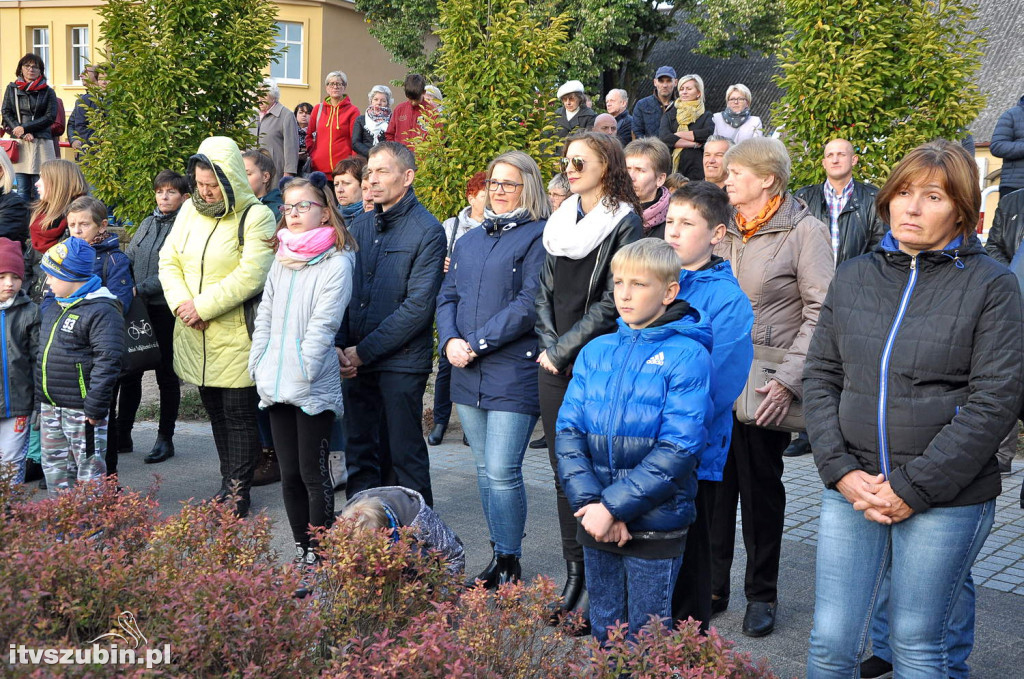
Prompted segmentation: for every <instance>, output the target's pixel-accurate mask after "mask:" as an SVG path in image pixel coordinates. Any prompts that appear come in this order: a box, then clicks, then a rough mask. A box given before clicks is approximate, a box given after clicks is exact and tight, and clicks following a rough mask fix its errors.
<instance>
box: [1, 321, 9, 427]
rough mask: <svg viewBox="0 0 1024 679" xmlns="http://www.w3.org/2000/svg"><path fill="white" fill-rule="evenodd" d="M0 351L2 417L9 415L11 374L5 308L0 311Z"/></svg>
mask: <svg viewBox="0 0 1024 679" xmlns="http://www.w3.org/2000/svg"><path fill="white" fill-rule="evenodd" d="M0 353H2V354H3V359H4V417H5V418H9V417H10V416H11V376H10V374H8V372H7V309H4V310H3V311H0Z"/></svg>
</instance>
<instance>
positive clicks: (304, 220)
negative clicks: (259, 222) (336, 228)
mask: <svg viewBox="0 0 1024 679" xmlns="http://www.w3.org/2000/svg"><path fill="white" fill-rule="evenodd" d="M307 201H308V202H309V206H308V207H309V209H308V210H307V211H306V212H299V209H300V207H301V208H305V207H306V205H304V203H306V202H307ZM323 202H324V198H323V196H317V194H316V192H314V191H313V190H312V189H310V188H309V187H308V186H301V187H298V188H294V189H291V190H290V191H285V192H284V205H283V206H282V207H286V208H290V209H289V210H288V212H285V213H284V223H285V226H287V227H288V230H289V231H291V232H292V233H303V232H305V231H310V230H312V229H315V228H317V227H320V226H328V225H329V224H330V216H329V215H328V213H327V210H328V208H327V207H323Z"/></svg>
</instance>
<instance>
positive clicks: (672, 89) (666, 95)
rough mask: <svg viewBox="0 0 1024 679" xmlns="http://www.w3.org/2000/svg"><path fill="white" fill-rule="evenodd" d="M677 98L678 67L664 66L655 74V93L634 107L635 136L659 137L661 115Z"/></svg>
mask: <svg viewBox="0 0 1024 679" xmlns="http://www.w3.org/2000/svg"><path fill="white" fill-rule="evenodd" d="M675 100H676V69H674V68H672V67H671V66H662V67H661V68H659V69H658V70H657V71H656V72H655V74H654V94H652V95H650V96H648V97H644V98H643V99H641V100H640V101H638V102H636V106H634V107H633V136H634V137H636V138H637V139H639V138H640V137H657V136H658V131H659V130H660V129H661V116H662V115H664V113H665V111H667V110H668V109H669V107H670V106H671V105H672V104H673V103H674V102H675Z"/></svg>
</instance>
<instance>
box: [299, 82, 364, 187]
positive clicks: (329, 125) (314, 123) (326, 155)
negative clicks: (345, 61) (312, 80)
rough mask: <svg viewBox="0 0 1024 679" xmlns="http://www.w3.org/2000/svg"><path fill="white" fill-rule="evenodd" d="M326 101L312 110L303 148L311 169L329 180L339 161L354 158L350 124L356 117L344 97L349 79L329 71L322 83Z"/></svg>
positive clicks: (355, 111) (348, 100) (353, 107)
mask: <svg viewBox="0 0 1024 679" xmlns="http://www.w3.org/2000/svg"><path fill="white" fill-rule="evenodd" d="M324 85H325V87H326V88H327V98H326V99H324V100H323V101H322V102H321V103H319V104H317V105H316V106H314V107H313V112H312V113H311V114H310V116H309V127H308V128H307V131H306V149H307V150H308V151H309V157H310V158H311V160H312V165H313V170H319V171H320V172H323V173H324V174H326V175H327V176H328V177H329V176H331V170H332V169H333V168H334V166H335V165H337V164H338V162H339V161H342V160H344V159H346V158H349V157H350V156H352V155H354V153H353V151H352V123H353V122H355V119H356V117H357V116H358V115H359V109H358V108H356V106H355V104H353V103H352V100H351V99H349V97H348V95H346V94H345V88H346V87H348V76H347V75H345V74H344V73H342V72H341V71H331V72H330V73H328V74H327V78H326V79H325V80H324Z"/></svg>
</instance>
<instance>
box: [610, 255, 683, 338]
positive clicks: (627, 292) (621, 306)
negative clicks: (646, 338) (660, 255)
mask: <svg viewBox="0 0 1024 679" xmlns="http://www.w3.org/2000/svg"><path fill="white" fill-rule="evenodd" d="M612 280H613V284H614V290H615V308H616V309H617V310H618V312H619V315H620V316H622V320H624V321H625V322H626V324H627V325H628V326H629V327H631V328H633V329H634V330H639V329H641V328H646V327H647V326H648V325H650V324H651V323H653V322H654V321H655V320H657V319H658V318H659V317H660V316H661V315H662V314H663V313H665V307H667V306H668V305H669V304H671V303H672V302H673V301H675V298H676V294H677V293H678V292H679V283H678V282H675V281H673V282H672V283H670V284H667V285H666V284H665V283H663V282H662V281H659V280H658V279H657V278H655V277H654V276H653V275H652V274H651V272H650V271H645V270H641V269H627V270H623V271H613V272H612Z"/></svg>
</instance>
